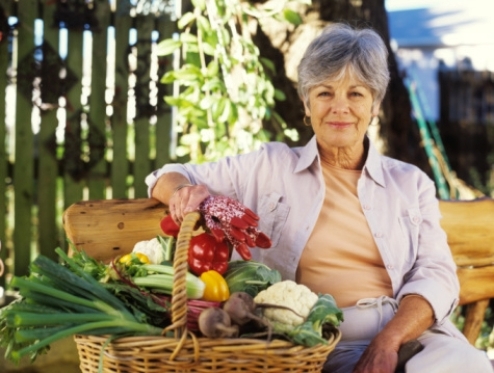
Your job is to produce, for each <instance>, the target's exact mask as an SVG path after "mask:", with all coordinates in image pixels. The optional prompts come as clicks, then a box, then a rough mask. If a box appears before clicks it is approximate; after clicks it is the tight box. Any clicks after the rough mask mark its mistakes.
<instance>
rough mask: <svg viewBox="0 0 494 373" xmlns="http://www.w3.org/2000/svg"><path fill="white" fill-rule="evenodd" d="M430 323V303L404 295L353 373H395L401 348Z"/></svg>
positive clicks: (423, 299)
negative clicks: (394, 312) (392, 315)
mask: <svg viewBox="0 0 494 373" xmlns="http://www.w3.org/2000/svg"><path fill="white" fill-rule="evenodd" d="M433 323H434V311H433V309H432V307H431V305H430V304H429V302H427V300H426V299H425V298H423V297H422V296H420V295H417V294H409V295H406V296H405V297H404V298H402V300H401V302H400V305H399V307H398V310H397V312H396V314H395V315H394V317H393V318H392V319H391V320H390V321H389V322H388V323H387V324H386V326H385V327H384V328H383V330H382V331H381V332H380V333H379V334H378V335H377V336H376V337H375V338H374V340H373V341H372V342H371V343H370V345H369V346H368V347H367V349H366V350H365V351H364V353H363V354H362V356H361V358H360V360H359V362H358V363H357V365H356V366H355V369H354V370H353V373H378V372H379V373H394V372H395V370H396V367H397V366H398V351H399V349H400V347H401V346H404V345H406V344H407V342H410V341H412V340H414V339H416V338H418V337H419V336H420V335H421V334H422V333H423V332H424V331H425V330H427V329H428V328H429V327H430V326H432V324H433Z"/></svg>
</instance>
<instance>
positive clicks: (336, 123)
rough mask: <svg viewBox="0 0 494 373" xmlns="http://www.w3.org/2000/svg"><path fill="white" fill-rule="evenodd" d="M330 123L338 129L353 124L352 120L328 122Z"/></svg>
mask: <svg viewBox="0 0 494 373" xmlns="http://www.w3.org/2000/svg"><path fill="white" fill-rule="evenodd" d="M328 125H329V126H330V127H331V128H334V129H337V130H342V129H345V128H348V127H350V126H351V125H352V123H350V122H328Z"/></svg>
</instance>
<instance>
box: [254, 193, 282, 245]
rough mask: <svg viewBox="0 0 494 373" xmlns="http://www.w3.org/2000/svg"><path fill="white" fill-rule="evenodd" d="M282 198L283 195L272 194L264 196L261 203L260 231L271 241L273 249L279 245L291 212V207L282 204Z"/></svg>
mask: <svg viewBox="0 0 494 373" xmlns="http://www.w3.org/2000/svg"><path fill="white" fill-rule="evenodd" d="M282 198H283V196H282V195H281V194H279V193H276V192H272V193H269V194H266V195H263V196H262V197H261V201H260V207H259V216H260V221H259V229H260V230H261V231H262V232H263V233H264V234H266V235H267V236H268V237H269V238H270V239H271V242H272V245H271V247H276V246H277V245H278V243H279V241H280V238H281V233H282V231H283V227H284V226H285V223H286V219H287V217H288V212H289V211H290V207H289V206H288V205H287V204H285V203H283V202H281V200H282Z"/></svg>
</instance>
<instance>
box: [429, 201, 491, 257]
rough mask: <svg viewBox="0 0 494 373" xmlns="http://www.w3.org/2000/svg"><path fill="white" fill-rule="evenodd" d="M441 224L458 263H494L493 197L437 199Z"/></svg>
mask: <svg viewBox="0 0 494 373" xmlns="http://www.w3.org/2000/svg"><path fill="white" fill-rule="evenodd" d="M439 207H440V209H441V213H442V215H443V219H442V220H441V226H442V227H443V229H444V230H445V231H446V232H447V234H448V244H449V246H450V248H451V252H452V253H453V257H454V259H455V262H456V264H457V265H458V266H460V267H464V266H483V265H491V264H494V200H493V199H490V198H484V199H477V200H473V201H445V200H441V201H440V202H439Z"/></svg>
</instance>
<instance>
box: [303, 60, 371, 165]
mask: <svg viewBox="0 0 494 373" xmlns="http://www.w3.org/2000/svg"><path fill="white" fill-rule="evenodd" d="M378 111H379V105H375V106H374V107H373V97H372V93H371V91H370V89H369V87H367V86H366V85H365V84H363V83H362V82H360V81H358V80H357V79H356V78H355V75H354V74H352V73H351V71H350V72H349V71H348V70H347V72H345V74H344V75H342V78H341V79H339V80H332V79H328V80H325V81H324V82H322V83H321V84H320V85H318V86H315V87H313V88H312V89H311V90H310V91H309V104H308V105H307V103H305V114H306V115H307V116H309V117H310V119H311V123H312V128H313V129H314V132H315V134H316V137H317V143H318V145H319V147H320V150H322V151H334V150H335V149H336V148H345V151H347V152H348V151H350V152H351V154H355V155H356V156H359V153H360V152H363V140H364V136H365V133H366V131H367V128H368V126H369V124H370V121H371V119H372V117H373V116H376V115H377V114H378ZM361 155H362V154H360V156H361Z"/></svg>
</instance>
